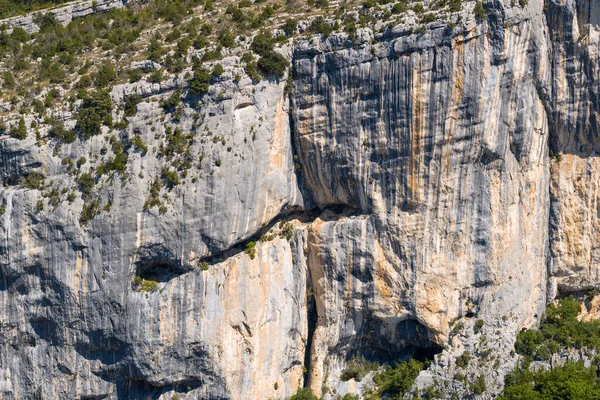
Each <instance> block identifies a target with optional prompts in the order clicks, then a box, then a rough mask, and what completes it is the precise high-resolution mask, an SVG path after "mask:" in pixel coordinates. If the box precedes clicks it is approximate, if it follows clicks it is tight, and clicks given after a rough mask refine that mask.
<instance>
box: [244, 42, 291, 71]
mask: <svg viewBox="0 0 600 400" xmlns="http://www.w3.org/2000/svg"><path fill="white" fill-rule="evenodd" d="M275 43H276V39H275V38H273V37H272V36H271V35H270V34H268V33H264V32H260V33H259V34H257V35H256V36H255V37H254V39H253V41H252V44H251V45H250V49H251V50H252V51H254V52H255V53H256V54H258V55H259V56H260V59H259V60H258V63H257V64H256V66H257V67H258V72H260V74H261V75H262V76H264V77H269V76H274V77H277V78H282V77H283V75H284V74H285V71H286V70H287V68H288V66H289V63H288V62H287V60H286V59H285V57H283V56H282V55H281V54H279V53H276V52H275V51H274V50H273V49H274V47H275ZM251 63H252V61H250V62H247V63H246V68H248V65H249V64H251Z"/></svg>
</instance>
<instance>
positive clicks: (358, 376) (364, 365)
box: [340, 357, 379, 382]
mask: <svg viewBox="0 0 600 400" xmlns="http://www.w3.org/2000/svg"><path fill="white" fill-rule="evenodd" d="M377 368H379V363H377V362H369V361H367V360H366V359H365V358H364V357H353V358H352V359H351V360H350V361H349V362H348V364H347V365H346V369H344V370H343V371H342V375H341V376H340V379H341V380H343V381H348V380H350V379H354V380H355V381H357V382H360V381H361V380H362V379H363V378H364V377H365V375H367V374H368V373H369V372H371V371H374V370H376V369H377Z"/></svg>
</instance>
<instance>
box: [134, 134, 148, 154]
mask: <svg viewBox="0 0 600 400" xmlns="http://www.w3.org/2000/svg"><path fill="white" fill-rule="evenodd" d="M131 143H132V144H133V147H134V148H135V149H136V150H137V151H139V152H141V153H143V154H146V153H147V152H148V146H146V143H144V141H143V140H142V137H141V136H140V135H135V136H134V137H133V139H131Z"/></svg>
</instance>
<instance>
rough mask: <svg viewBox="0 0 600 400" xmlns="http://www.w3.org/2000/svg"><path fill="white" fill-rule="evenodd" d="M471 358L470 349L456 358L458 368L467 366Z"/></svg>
mask: <svg viewBox="0 0 600 400" xmlns="http://www.w3.org/2000/svg"><path fill="white" fill-rule="evenodd" d="M471 358H472V357H471V352H470V351H469V350H465V351H464V352H463V353H462V354H461V355H460V356H459V357H457V358H456V366H457V367H458V368H467V367H468V366H469V361H471Z"/></svg>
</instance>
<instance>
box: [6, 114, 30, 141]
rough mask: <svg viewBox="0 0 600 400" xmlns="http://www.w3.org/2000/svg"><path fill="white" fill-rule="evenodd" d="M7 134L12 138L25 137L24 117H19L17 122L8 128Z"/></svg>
mask: <svg viewBox="0 0 600 400" xmlns="http://www.w3.org/2000/svg"><path fill="white" fill-rule="evenodd" d="M9 135H10V137H12V138H14V139H19V140H23V139H27V127H26V126H25V119H24V118H23V117H21V119H19V123H18V124H15V125H13V126H12V127H11V128H10V132H9Z"/></svg>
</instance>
